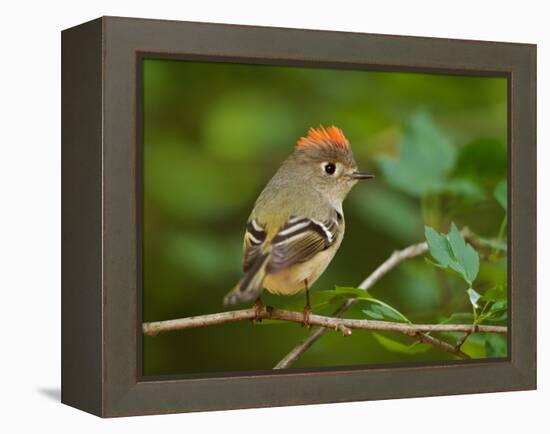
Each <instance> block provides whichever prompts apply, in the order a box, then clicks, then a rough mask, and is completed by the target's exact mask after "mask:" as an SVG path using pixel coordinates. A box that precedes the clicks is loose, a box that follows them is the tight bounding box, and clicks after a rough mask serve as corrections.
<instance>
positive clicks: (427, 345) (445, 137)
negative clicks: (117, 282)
mask: <svg viewBox="0 0 550 434" xmlns="http://www.w3.org/2000/svg"><path fill="white" fill-rule="evenodd" d="M139 67H140V68H142V70H141V83H140V90H139V92H140V95H139V98H140V99H141V104H140V107H141V108H142V112H141V113H138V119H140V125H141V128H142V131H141V134H140V135H139V137H140V141H141V142H142V143H140V149H141V150H142V156H141V161H142V182H143V185H142V204H141V206H142V221H141V229H140V230H141V235H142V246H141V254H142V258H141V261H142V265H143V275H142V276H141V307H142V312H141V315H142V318H141V319H142V322H143V337H142V342H141V348H140V350H141V351H140V355H139V356H140V358H141V366H142V375H143V376H144V377H162V376H180V377H185V376H208V375H220V374H228V375H229V374H235V375H238V374H239V373H240V374H243V373H245V372H251V371H270V370H289V369H290V370H292V369H302V370H303V369H309V370H311V369H327V368H328V369H330V368H342V367H369V366H372V367H375V366H381V365H384V366H390V367H391V366H399V365H400V364H401V365H402V364H409V365H410V364H434V363H435V364H437V363H455V362H456V363H468V362H471V361H476V362H479V361H482V360H494V359H495V358H506V357H507V356H508V335H507V325H508V309H509V306H508V283H507V282H508V274H507V265H508V255H507V249H508V248H507V245H508V243H507V239H508V237H507V234H508V225H507V216H508V214H507V209H508V207H507V197H508V194H507V171H508V170H507V143H508V137H507V129H508V114H507V113H508V101H507V98H508V96H507V95H508V82H507V79H506V77H502V76H467V75H450V74H436V73H422V72H402V71H401V72H396V71H374V70H372V71H371V70H360V69H337V68H319V67H312V66H298V65H297V66H279V65H264V64H252V63H249V64H247V63H238V62H213V61H191V60H176V59H167V58H154V57H150V58H145V59H143V60H142V61H141V62H140V66H139Z"/></svg>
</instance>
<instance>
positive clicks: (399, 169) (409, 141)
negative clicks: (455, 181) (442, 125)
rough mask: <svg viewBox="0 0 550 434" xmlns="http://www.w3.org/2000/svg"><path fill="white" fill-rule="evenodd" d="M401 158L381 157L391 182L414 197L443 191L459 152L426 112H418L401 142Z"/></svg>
mask: <svg viewBox="0 0 550 434" xmlns="http://www.w3.org/2000/svg"><path fill="white" fill-rule="evenodd" d="M399 151H400V152H399V159H398V160H394V159H389V158H380V159H379V160H378V164H379V165H380V168H381V169H382V172H383V174H384V177H385V178H386V179H387V180H388V183H389V184H390V185H391V186H393V187H395V188H397V189H399V190H402V191H404V192H407V193H409V194H412V195H415V196H422V195H424V194H427V193H433V192H438V191H441V190H443V189H444V188H445V184H446V181H447V176H448V174H449V172H450V171H451V169H452V168H453V165H454V161H455V158H456V149H455V147H454V146H453V145H452V144H451V143H450V142H449V140H448V139H447V137H446V136H444V135H443V134H442V132H441V131H440V130H439V129H438V128H437V127H436V126H435V125H434V124H433V122H432V120H431V117H430V116H428V114H427V113H424V112H418V113H415V114H414V115H413V116H412V118H411V120H410V122H409V124H408V125H407V128H406V129H405V132H404V135H403V138H402V140H401V142H400V143H399Z"/></svg>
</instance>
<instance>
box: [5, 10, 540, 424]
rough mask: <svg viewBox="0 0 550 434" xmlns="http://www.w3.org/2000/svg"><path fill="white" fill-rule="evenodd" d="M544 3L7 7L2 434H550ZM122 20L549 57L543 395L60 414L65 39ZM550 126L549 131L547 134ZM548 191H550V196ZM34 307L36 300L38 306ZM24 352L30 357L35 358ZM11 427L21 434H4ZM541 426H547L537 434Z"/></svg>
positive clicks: (65, 409)
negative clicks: (490, 44)
mask: <svg viewBox="0 0 550 434" xmlns="http://www.w3.org/2000/svg"><path fill="white" fill-rule="evenodd" d="M545 3H546V2H543V1H531V0H523V1H515V2H507V1H504V0H500V1H485V2H482V1H480V0H477V1H470V0H462V1H459V2H444V1H441V0H439V1H421V0H416V1H410V0H404V1H389V0H379V1H376V2H366V1H355V2H352V1H348V0H338V1H330V2H329V1H321V0H318V1H311V2H310V1H307V2H306V1H301V2H299V1H298V0H294V1H282V0H278V1H274V0H272V1H268V2H265V4H264V2H262V1H258V0H257V1H255V2H246V1H244V0H228V1H218V2H216V1H211V0H200V1H186V2H184V1H178V2H169V1H164V0H149V1H137V0H134V1H114V0H109V1H105V0H94V1H88V2H81V3H79V2H66V4H62V3H61V2H58V3H57V4H53V2H52V1H42V2H38V1H35V2H32V1H23V0H20V1H18V2H16V1H12V2H9V3H8V2H6V3H3V7H2V9H1V10H2V24H1V26H0V32H1V33H2V39H1V41H2V58H1V66H0V110H1V112H2V113H1V114H2V116H1V118H0V119H1V122H0V125H1V127H0V146H1V154H0V155H1V156H0V188H1V196H0V197H1V198H2V202H1V203H2V207H1V212H0V223H1V225H0V227H1V230H2V232H1V237H0V255H1V256H2V257H1V258H0V264H1V266H0V270H1V273H0V281H1V284H0V289H1V291H2V292H1V294H2V298H1V299H0V300H1V301H0V324H1V325H2V326H1V335H0V336H1V337H0V339H1V340H0V375H1V378H2V380H1V381H0V397H1V398H2V399H3V401H5V402H3V403H2V405H1V407H0V408H1V411H0V413H1V414H2V416H0V430H1V431H2V432H6V433H11V432H23V431H30V429H33V428H34V430H36V431H38V430H41V431H42V430H48V431H51V432H58V431H59V432H65V431H67V432H72V431H75V430H76V431H77V432H79V433H88V432H99V431H100V430H101V432H106V433H108V432H112V433H115V432H116V433H124V432H128V433H129V432H132V433H138V432H147V433H152V432H165V433H172V432H191V430H197V431H198V432H209V431H211V430H223V431H225V432H258V433H270V432H289V433H291V432H292V433H294V432H302V433H308V432H315V433H318V432H331V431H332V432H334V431H338V432H346V431H348V430H349V431H351V432H367V433H375V432H380V431H382V430H383V431H384V432H398V430H399V432H407V433H417V432H425V433H431V432H447V433H454V432H457V433H458V432H460V433H469V432H490V431H493V432H498V433H507V432H517V431H519V430H526V429H528V427H529V426H532V427H533V424H536V423H539V424H543V423H544V424H545V425H546V427H547V426H548V402H544V401H545V400H547V401H550V393H549V392H548V388H549V382H550V380H549V374H548V369H544V368H548V345H541V343H546V344H548V342H549V330H548V328H549V327H548V326H549V321H548V314H546V315H545V316H546V317H545V318H543V313H544V312H548V309H549V296H548V295H547V290H548V288H549V286H550V285H549V283H550V278H549V277H548V275H545V274H544V273H543V271H544V269H543V266H544V265H547V264H548V257H549V253H550V231H549V230H548V226H547V224H545V223H546V222H547V221H548V220H549V219H548V218H549V212H548V211H549V202H548V199H547V198H548V195H547V194H546V195H545V194H544V192H545V187H546V188H550V185H549V181H550V174H549V172H550V171H549V170H548V168H547V166H548V165H549V164H550V158H549V149H548V146H543V144H544V143H545V142H547V141H548V138H549V137H548V134H549V128H548V119H550V112H549V110H548V102H549V100H550V99H549V95H548V92H549V87H548V81H547V77H548V75H549V73H550V68H549V60H548V52H549V51H550V32H549V31H548V17H549V16H550V15H549V13H548V11H545V10H544V4H545ZM100 15H122V16H135V17H148V18H167V19H177V20H190V21H210V22H224V23H237V24H258V25H266V26H281V27H301V28H312V29H330V30H343V31H356V32H371V33H390V34H404V35H420V36H436V37H451V38H466V39H487V40H498V41H515V42H531V43H537V44H539V52H538V54H539V73H538V77H539V136H538V137H539V144H540V146H539V191H541V193H542V194H541V195H540V196H539V200H540V202H539V203H540V207H539V219H538V221H539V269H540V270H541V273H540V280H539V391H537V392H518V393H500V394H489V395H472V396H454V397H444V398H423V399H407V400H394V401H379V402H363V403H349V404H337V405H335V404H333V405H315V406H305V407H289V408H270V409H261V410H246V411H230V412H215V413H199V414H187V415H171V416H150V417H139V418H125V419H117V420H101V419H99V418H96V417H93V416H90V415H87V414H85V413H82V412H79V411H77V410H74V409H72V408H69V407H66V406H63V405H61V404H59V402H57V401H58V394H59V382H60V375H59V366H60V356H59V354H60V338H59V335H60V245H59V244H60V243H59V239H60V119H59V118H60V35H59V31H60V30H61V29H63V28H66V27H70V26H73V25H75V24H78V23H81V22H83V21H87V20H89V19H91V18H95V17H97V16H100ZM543 71H544V74H543ZM545 121H546V122H545ZM547 191H548V190H546V192H547ZM29 299H30V300H29ZM22 343H24V345H22ZM7 426H10V427H11V428H9V429H5V427H7ZM535 426H536V425H535ZM69 430H70V431H69ZM533 431H534V432H541V430H540V429H537V428H534V430H533Z"/></svg>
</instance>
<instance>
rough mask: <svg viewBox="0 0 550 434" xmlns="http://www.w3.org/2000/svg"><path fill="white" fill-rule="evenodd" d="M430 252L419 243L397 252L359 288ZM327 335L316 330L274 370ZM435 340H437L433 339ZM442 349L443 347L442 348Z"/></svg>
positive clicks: (342, 309) (340, 312)
mask: <svg viewBox="0 0 550 434" xmlns="http://www.w3.org/2000/svg"><path fill="white" fill-rule="evenodd" d="M427 251H428V243H426V242H423V243H418V244H413V245H412V246H409V247H407V248H405V249H403V250H397V251H395V252H393V253H392V255H391V256H390V257H389V258H388V259H386V260H385V261H384V262H383V263H382V264H380V266H378V268H377V269H376V270H374V271H373V272H372V273H371V274H370V275H369V276H368V277H367V278H366V279H365V280H363V282H361V284H360V285H359V288H361V289H369V288H371V287H372V286H374V284H375V283H377V282H378V281H379V280H380V279H381V278H382V277H383V276H384V275H385V274H386V273H388V271H390V270H392V269H393V268H395V267H396V266H397V265H399V264H401V262H403V261H406V260H407V259H412V258H416V257H417V256H420V255H423V254H424V253H426V252H427ZM356 302H357V300H355V299H349V300H348V301H346V302H344V303H343V304H342V305H341V306H340V307H339V308H338V309H336V310H335V311H334V313H333V314H332V316H336V317H339V316H341V315H343V314H344V312H346V311H347V310H348V309H349V308H350V307H351V306H353V305H354V304H355V303H356ZM325 333H326V329H324V328H319V329H316V330H314V331H313V332H312V333H311V334H310V335H309V336H308V337H307V338H305V339H304V340H303V341H302V342H300V343H299V344H298V345H296V346H295V347H294V348H293V349H292V350H290V352H289V353H288V354H287V355H286V356H285V357H284V358H283V359H282V360H281V361H280V362H279V363H277V365H275V367H274V368H273V369H284V368H288V367H289V366H290V365H291V364H292V363H294V362H295V361H296V360H298V358H299V357H300V356H301V355H302V354H303V353H304V352H305V351H306V350H308V349H309V348H310V347H311V346H312V345H313V344H314V343H315V342H316V341H317V340H318V339H319V338H320V337H321V336H323V335H324V334H325ZM433 339H435V338H433ZM440 347H441V346H440Z"/></svg>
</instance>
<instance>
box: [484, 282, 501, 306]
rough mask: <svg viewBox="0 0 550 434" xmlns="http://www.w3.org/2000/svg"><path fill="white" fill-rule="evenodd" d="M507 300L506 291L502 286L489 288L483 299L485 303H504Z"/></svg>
mask: <svg viewBox="0 0 550 434" xmlns="http://www.w3.org/2000/svg"><path fill="white" fill-rule="evenodd" d="M506 298H507V294H506V290H505V289H504V287H503V286H502V285H497V286H493V287H492V288H489V289H488V290H487V291H485V293H484V294H483V295H482V297H481V299H482V300H483V301H487V302H495V301H503V300H506Z"/></svg>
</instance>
